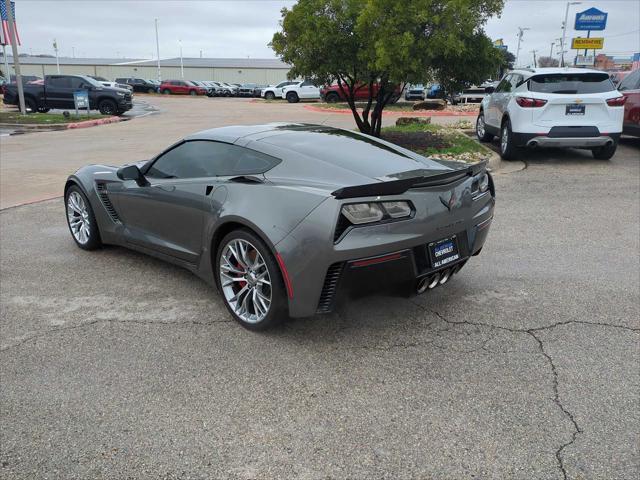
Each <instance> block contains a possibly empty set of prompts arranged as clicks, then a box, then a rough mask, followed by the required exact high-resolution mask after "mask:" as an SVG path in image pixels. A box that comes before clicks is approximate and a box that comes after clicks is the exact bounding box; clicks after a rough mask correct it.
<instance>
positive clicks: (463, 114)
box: [304, 105, 478, 117]
mask: <svg viewBox="0 0 640 480" xmlns="http://www.w3.org/2000/svg"><path fill="white" fill-rule="evenodd" d="M304 108H306V109H307V110H311V111H312V112H321V113H342V114H348V115H351V110H348V109H338V108H323V107H316V106H315V105H304ZM382 115H383V116H384V115H409V116H413V117H475V116H477V115H478V112H447V111H442V110H429V111H411V112H392V111H384V110H383V111H382Z"/></svg>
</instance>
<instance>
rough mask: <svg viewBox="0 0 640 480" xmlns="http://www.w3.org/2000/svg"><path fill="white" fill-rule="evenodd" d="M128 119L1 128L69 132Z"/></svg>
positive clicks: (110, 118)
mask: <svg viewBox="0 0 640 480" xmlns="http://www.w3.org/2000/svg"><path fill="white" fill-rule="evenodd" d="M127 120H129V119H128V118H122V117H107V118H97V119H95V120H84V121H82V122H72V123H51V124H35V125H34V124H30V123H0V128H9V129H15V130H40V131H50V130H52V131H56V130H69V129H74V128H87V127H95V126H98V125H107V124H109V123H118V122H126V121H127Z"/></svg>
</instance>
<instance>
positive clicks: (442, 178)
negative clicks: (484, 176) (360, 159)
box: [331, 161, 487, 200]
mask: <svg viewBox="0 0 640 480" xmlns="http://www.w3.org/2000/svg"><path fill="white" fill-rule="evenodd" d="M486 165H487V162H486V161H484V162H480V163H476V164H474V165H470V166H468V167H466V168H462V169H460V170H450V171H446V172H444V173H436V174H434V175H422V176H418V177H411V178H403V179H401V180H392V181H390V182H378V183H369V184H366V185H354V186H353V187H342V188H339V189H338V190H336V191H334V192H332V193H331V195H333V196H334V197H335V198H336V199H338V200H341V199H344V198H356V197H375V196H384V195H400V194H402V193H404V192H406V191H407V190H409V189H410V188H422V187H435V186H439V185H448V184H450V183H454V182H457V181H459V180H462V179H463V178H465V177H471V176H474V175H477V174H478V173H480V172H482V171H483V170H485V169H486Z"/></svg>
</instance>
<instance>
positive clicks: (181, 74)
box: [178, 40, 184, 80]
mask: <svg viewBox="0 0 640 480" xmlns="http://www.w3.org/2000/svg"><path fill="white" fill-rule="evenodd" d="M178 43H179V44H180V78H182V79H183V80H184V64H183V63H182V40H178Z"/></svg>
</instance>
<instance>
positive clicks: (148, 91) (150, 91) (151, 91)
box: [147, 88, 156, 93]
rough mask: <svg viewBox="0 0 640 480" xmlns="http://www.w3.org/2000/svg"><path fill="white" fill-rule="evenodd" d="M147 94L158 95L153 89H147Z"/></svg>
mask: <svg viewBox="0 0 640 480" xmlns="http://www.w3.org/2000/svg"><path fill="white" fill-rule="evenodd" d="M147 93H156V91H155V90H154V89H153V88H149V89H147Z"/></svg>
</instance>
